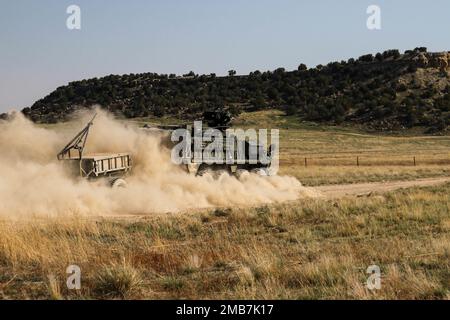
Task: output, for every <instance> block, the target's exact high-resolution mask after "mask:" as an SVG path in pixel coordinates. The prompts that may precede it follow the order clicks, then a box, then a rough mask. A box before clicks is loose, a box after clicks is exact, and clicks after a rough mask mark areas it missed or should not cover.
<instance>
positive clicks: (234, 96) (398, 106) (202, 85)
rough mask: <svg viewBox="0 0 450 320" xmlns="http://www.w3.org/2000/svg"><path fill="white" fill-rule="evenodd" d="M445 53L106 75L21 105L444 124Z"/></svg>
mask: <svg viewBox="0 0 450 320" xmlns="http://www.w3.org/2000/svg"><path fill="white" fill-rule="evenodd" d="M449 61H450V54H449V53H446V52H444V53H428V52H427V50H426V48H416V49H414V50H408V51H406V52H405V53H403V54H401V53H400V52H399V51H398V50H388V51H385V52H383V53H377V54H376V55H372V54H368V55H364V56H361V57H359V58H358V59H349V60H348V61H341V62H331V63H329V64H328V65H326V66H323V65H318V66H317V67H315V68H312V69H308V68H307V67H306V66H305V65H304V64H301V65H300V66H299V67H298V70H295V71H286V70H285V69H284V68H278V69H276V70H274V71H266V72H260V71H254V72H251V73H250V74H249V75H247V76H238V75H236V71H234V70H230V71H229V73H228V74H229V75H228V76H226V77H218V76H216V75H215V74H210V75H197V74H195V73H194V72H190V73H188V74H186V75H183V76H181V77H180V76H176V75H174V74H171V75H165V74H156V73H142V74H128V75H122V76H120V75H109V76H106V77H103V78H93V79H88V80H82V81H76V82H71V83H69V84H68V85H66V86H62V87H59V88H58V89H56V90H55V91H53V92H52V93H50V94H49V95H48V96H46V97H45V98H43V99H41V100H39V101H37V102H36V103H34V104H33V105H32V106H31V107H30V108H25V109H24V110H23V113H24V114H25V115H27V116H28V117H29V118H31V119H32V120H33V121H36V122H45V123H53V122H57V121H60V120H64V119H65V118H66V117H67V116H68V115H70V113H71V112H73V111H74V110H75V109H77V108H78V107H80V106H83V107H89V106H91V105H93V104H100V105H101V106H103V107H104V108H106V109H108V110H110V111H111V112H113V113H115V114H118V115H123V116H125V117H127V118H136V117H147V116H163V115H170V116H176V117H179V118H184V119H194V118H198V117H199V116H200V115H201V114H203V113H204V112H205V111H208V110H213V109H215V108H217V107H223V106H226V107H227V108H229V109H230V110H232V111H233V112H235V113H239V112H240V111H254V110H264V109H269V108H276V109H282V110H284V111H286V112H287V114H288V115H292V116H297V117H298V119H299V121H302V120H308V121H315V122H324V123H330V124H342V123H352V124H362V125H364V126H366V127H368V128H372V129H376V130H383V131H388V130H401V129H405V128H410V127H414V126H422V127H425V128H427V129H428V131H429V132H441V131H444V130H446V129H447V128H448V126H449V125H450V78H449V73H448V64H449Z"/></svg>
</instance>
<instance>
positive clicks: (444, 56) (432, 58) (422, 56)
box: [412, 52, 450, 72]
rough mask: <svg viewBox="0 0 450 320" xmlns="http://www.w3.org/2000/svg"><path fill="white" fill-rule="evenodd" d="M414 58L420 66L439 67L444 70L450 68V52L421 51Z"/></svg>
mask: <svg viewBox="0 0 450 320" xmlns="http://www.w3.org/2000/svg"><path fill="white" fill-rule="evenodd" d="M412 60H413V61H414V62H416V63H417V66H418V67H419V68H438V69H439V70H441V71H443V72H445V71H448V70H449V68H450V52H434V53H428V52H420V53H418V54H417V55H416V56H415V57H413V58H412Z"/></svg>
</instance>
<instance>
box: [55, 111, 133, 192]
mask: <svg viewBox="0 0 450 320" xmlns="http://www.w3.org/2000/svg"><path fill="white" fill-rule="evenodd" d="M95 116H96V115H94V117H93V118H92V120H91V121H89V123H88V124H87V125H86V127H84V129H83V130H81V131H80V132H79V133H78V134H77V135H76V136H75V137H74V138H73V139H72V140H71V141H70V142H69V143H68V144H67V145H66V146H65V147H64V148H63V149H62V150H61V151H60V152H59V153H58V155H57V158H58V160H60V161H64V163H65V164H66V165H67V166H68V167H69V168H70V169H71V171H72V173H73V174H75V175H77V176H80V177H82V178H86V179H89V180H92V179H100V178H102V179H104V180H105V181H106V182H107V183H109V185H110V186H111V187H113V188H118V187H125V186H126V184H127V183H126V181H125V179H124V177H125V176H126V175H127V174H128V173H129V172H130V171H131V169H132V159H131V156H130V154H129V153H92V154H85V153H84V149H85V145H86V141H87V138H88V136H89V130H90V128H91V126H92V125H93V122H94V119H95Z"/></svg>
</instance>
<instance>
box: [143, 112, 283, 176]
mask: <svg viewBox="0 0 450 320" xmlns="http://www.w3.org/2000/svg"><path fill="white" fill-rule="evenodd" d="M232 119H233V117H232V115H231V113H230V112H229V111H227V110H225V109H223V108H217V109H215V110H212V111H207V112H204V113H203V115H202V120H203V122H204V123H206V124H207V127H202V128H201V130H202V131H203V132H202V133H199V135H200V136H203V133H204V132H205V131H206V130H208V129H211V128H214V129H218V130H220V131H221V132H222V133H223V135H222V136H223V137H224V141H223V142H222V146H223V150H222V152H221V155H222V156H223V161H221V162H222V163H212V162H209V161H205V159H203V158H202V159H201V160H200V161H199V160H197V159H196V158H195V146H194V144H195V142H194V139H192V140H191V141H192V144H191V155H192V156H191V159H190V161H189V163H188V164H184V166H185V170H186V171H187V172H189V173H191V174H195V175H199V176H202V175H205V174H206V173H209V174H211V175H212V176H214V177H218V176H220V175H221V174H222V173H228V174H233V175H236V176H238V177H240V176H242V175H243V174H247V173H250V172H252V173H256V174H259V175H262V176H268V175H273V174H274V173H276V170H273V168H272V164H273V162H272V160H273V158H274V156H275V154H276V149H275V148H276V146H275V145H270V146H269V148H267V149H266V148H265V146H264V145H263V144H260V143H258V144H256V145H254V144H252V142H250V141H248V140H245V139H244V140H240V139H241V138H238V137H236V136H233V138H234V139H235V140H234V141H235V145H234V147H233V152H231V151H230V152H229V153H227V148H228V147H229V145H228V144H227V141H226V131H227V129H229V128H230V123H231V121H232ZM143 128H144V129H146V130H162V131H166V132H168V133H169V134H170V133H171V132H172V131H173V130H176V129H188V130H190V131H191V136H192V137H194V136H195V134H196V132H195V130H196V128H195V126H194V127H192V125H151V124H146V125H144V127H143ZM240 142H243V144H244V146H245V158H244V159H243V160H244V161H242V159H241V161H238V155H237V149H238V148H237V144H239V143H240ZM168 144H169V146H172V147H173V146H174V145H175V144H174V143H173V142H171V141H170V142H168ZM207 145H208V142H204V141H202V145H201V149H202V150H201V151H203V150H204V148H206V146H207ZM255 151H256V152H257V154H254V152H255ZM227 154H228V156H230V155H231V157H230V158H231V159H228V161H227V159H225V157H226V156H227ZM261 154H264V155H265V157H266V159H269V161H262V160H261V157H260V156H258V155H261Z"/></svg>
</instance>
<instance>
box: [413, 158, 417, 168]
mask: <svg viewBox="0 0 450 320" xmlns="http://www.w3.org/2000/svg"><path fill="white" fill-rule="evenodd" d="M413 159H414V167H415V166H416V156H414V158H413Z"/></svg>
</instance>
